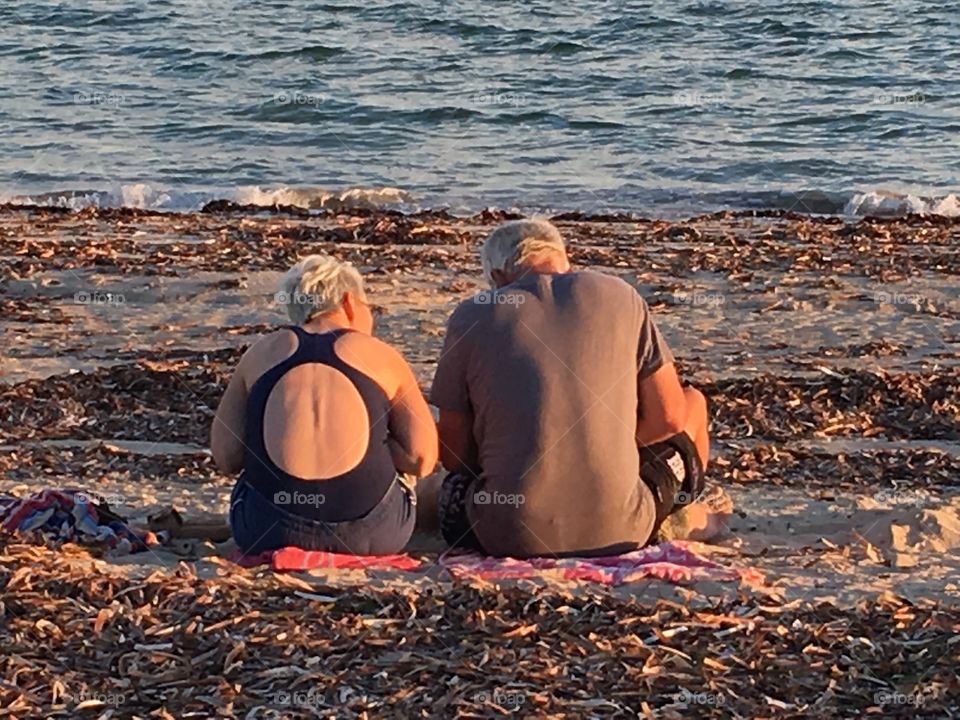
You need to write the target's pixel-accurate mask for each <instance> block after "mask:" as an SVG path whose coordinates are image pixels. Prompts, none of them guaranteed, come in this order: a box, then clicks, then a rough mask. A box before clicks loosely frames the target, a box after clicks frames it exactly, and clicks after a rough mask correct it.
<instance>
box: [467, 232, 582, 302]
mask: <svg viewBox="0 0 960 720" xmlns="http://www.w3.org/2000/svg"><path fill="white" fill-rule="evenodd" d="M550 253H560V254H565V253H566V246H565V245H564V244H563V238H562V237H560V231H559V230H557V228H556V227H554V225H553V224H552V223H550V222H548V221H546V220H513V221H511V222H508V223H504V224H503V225H501V226H500V227H498V228H497V229H496V230H494V231H493V232H492V233H490V235H489V237H487V240H486V242H484V243H483V247H482V248H481V249H480V262H481V263H483V274H484V276H485V277H486V278H487V282H489V283H490V286H491V287H493V285H494V282H493V271H494V270H502V271H504V272H508V273H514V272H516V271H517V270H519V269H521V268H523V267H524V265H526V263H527V262H528V261H530V260H532V259H534V258H537V257H542V256H543V255H547V254H550Z"/></svg>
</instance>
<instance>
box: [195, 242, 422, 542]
mask: <svg viewBox="0 0 960 720" xmlns="http://www.w3.org/2000/svg"><path fill="white" fill-rule="evenodd" d="M277 298H278V300H279V301H280V302H282V303H283V304H285V305H286V309H287V314H288V315H289V317H290V320H292V321H293V323H294V324H293V325H289V326H286V327H283V328H281V329H279V330H277V331H276V332H273V333H271V334H269V335H266V336H265V337H263V338H261V339H260V340H259V341H258V342H257V343H255V344H254V345H253V346H252V347H250V348H249V349H248V350H247V352H246V353H245V354H244V355H243V357H242V358H241V360H240V363H239V364H238V366H237V368H236V370H235V371H234V374H233V377H232V378H231V380H230V384H229V385H228V386H227V390H226V393H225V394H224V396H223V399H222V400H221V402H220V406H219V408H217V414H216V418H215V419H214V421H213V429H212V432H211V440H210V444H211V450H212V451H213V457H214V460H215V461H216V463H217V465H218V466H219V467H220V468H221V469H222V470H223V471H224V472H229V473H235V472H239V471H242V473H241V474H240V478H239V479H238V481H237V484H236V486H235V488H234V490H233V495H232V498H231V502H230V526H231V529H232V532H233V536H234V539H235V540H236V542H237V544H238V545H239V547H240V549H241V550H243V551H244V552H246V553H259V552H263V551H266V550H272V549H276V548H280V547H284V546H287V545H293V546H296V547H300V548H303V549H305V550H328V551H333V552H341V553H352V554H357V555H382V554H390V553H395V552H399V551H400V550H402V549H403V547H404V545H405V544H406V543H407V541H408V540H409V538H410V536H411V534H412V533H413V528H414V524H415V521H416V495H415V489H414V488H413V487H411V486H410V485H409V484H407V482H406V481H405V480H404V478H403V477H402V476H403V474H409V475H414V476H417V477H423V476H425V475H427V474H429V473H430V472H431V471H432V470H433V468H434V465H435V464H436V461H437V432H436V426H435V425H434V422H433V418H432V416H431V414H430V410H429V408H428V407H427V403H426V401H425V400H424V398H423V395H422V394H421V392H420V388H419V387H418V385H417V381H416V378H415V377H414V374H413V371H412V370H411V369H410V366H409V365H408V364H407V362H406V361H405V360H404V359H403V357H402V356H401V355H400V353H398V352H397V351H396V350H394V349H393V348H392V347H390V346H389V345H387V344H386V343H383V342H381V341H380V340H377V339H376V338H374V337H373V335H372V332H373V314H372V312H371V309H370V305H369V304H368V303H367V298H366V295H365V294H364V290H363V281H362V279H361V278H360V274H359V273H358V272H357V270H356V269H354V268H353V267H352V266H351V265H349V264H347V263H342V262H340V261H338V260H336V259H334V258H331V257H326V256H322V255H312V256H310V257H307V258H306V259H304V260H303V261H301V262H300V263H298V264H297V265H296V266H295V267H293V268H292V269H291V270H290V271H289V272H288V273H287V274H286V276H285V277H284V278H283V283H282V290H281V292H280V293H278V294H277Z"/></svg>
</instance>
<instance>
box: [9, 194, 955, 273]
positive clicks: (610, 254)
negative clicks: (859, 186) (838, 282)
mask: <svg viewBox="0 0 960 720" xmlns="http://www.w3.org/2000/svg"><path fill="white" fill-rule="evenodd" d="M508 217H515V216H513V215H510V214H507V213H502V212H485V213H480V214H478V215H475V216H472V217H465V218H457V217H453V216H450V215H448V214H446V213H437V212H429V211H427V212H421V213H414V214H409V215H403V214H400V213H397V212H386V211H379V212H370V211H366V212H363V211H358V210H353V211H347V210H345V211H343V212H340V213H323V214H319V215H316V214H315V215H309V216H304V215H303V214H302V213H292V214H290V215H286V216H278V215H270V214H268V213H259V214H253V215H246V216H244V215H234V214H227V215H223V214H202V213H200V214H193V215H178V214H169V215H163V214H156V213H145V214H139V215H130V214H118V213H116V212H112V211H109V210H93V211H92V212H86V211H85V212H83V213H75V214H70V213H59V212H46V211H43V210H33V211H26V210H17V209H12V208H9V207H7V208H0V270H3V271H4V272H7V273H9V274H11V275H14V276H17V277H29V276H32V275H34V274H35V273H38V272H44V271H48V270H51V269H66V268H80V267H87V268H95V269H97V270H101V271H114V272H131V271H138V272H141V273H148V274H160V275H175V274H179V273H181V272H183V271H186V270H197V269H208V270H216V271H224V272H231V271H236V272H243V271H245V270H246V271H249V270H267V269H271V270H279V269H285V268H286V267H289V266H290V264H292V263H293V262H294V261H295V260H296V258H297V257H299V256H300V255H302V254H304V253H305V252H306V251H323V252H329V253H332V254H336V255H339V256H342V257H346V258H347V259H350V260H351V261H353V262H358V263H360V264H370V265H373V266H375V267H378V268H382V269H384V270H385V271H388V272H392V271H396V270H403V269H417V268H419V267H422V266H424V265H429V264H431V263H436V262H441V263H442V262H443V259H444V257H446V258H447V259H449V258H450V256H449V255H446V256H444V255H441V254H437V253H436V252H435V250H436V249H439V248H428V247H422V246H424V245H432V246H440V245H448V246H461V247H467V246H472V245H476V243H477V242H478V241H479V240H480V239H481V238H482V236H483V234H484V233H485V232H486V231H487V228H488V227H489V226H490V225H492V224H495V223H498V222H501V221H503V220H504V219H506V218H508ZM615 219H616V222H606V224H600V223H598V222H594V219H592V218H581V217H577V216H576V215H569V214H568V215H564V216H559V220H558V222H559V225H560V227H561V229H562V231H563V232H564V233H565V235H566V236H567V237H568V238H569V240H570V242H571V250H572V256H573V259H574V261H575V262H577V263H579V264H584V265H589V266H605V267H621V268H627V267H629V268H642V269H645V270H652V271H655V272H660V273H664V274H669V275H671V276H672V277H688V276H690V275H691V274H693V273H697V272H699V271H704V270H705V271H710V272H718V273H723V274H725V275H727V276H729V277H731V278H737V279H741V280H749V279H750V275H751V274H752V273H756V272H761V271H776V272H778V273H789V274H793V275H799V274H803V273H807V274H809V275H811V276H813V277H816V278H819V279H821V280H822V279H823V277H825V276H836V275H859V276H865V277H870V278H875V279H878V280H881V281H883V282H889V281H893V280H897V279H903V278H908V277H910V276H912V275H916V274H918V273H921V272H934V273H951V274H958V273H960V253H958V252H957V247H958V246H960V223H956V222H947V223H944V222H939V221H934V220H932V219H929V218H920V217H910V218H903V219H901V220H898V221H896V222H890V221H880V220H876V219H864V220H862V221H860V222H858V223H856V224H847V223H842V222H830V221H824V220H822V219H813V218H807V217H802V216H783V217H770V218H758V217H734V218H724V219H721V220H715V221H711V220H709V219H703V218H697V219H692V220H689V221H685V222H675V223H674V222H666V221H648V220H644V219H630V218H627V217H619V218H615ZM604 220H605V219H604ZM27 228H29V232H27V231H26V229H27ZM358 245H367V246H371V245H372V246H377V247H375V248H370V249H364V248H360V247H358ZM384 246H389V248H387V247H384ZM466 255H467V257H465V258H464V261H465V263H466V265H465V266H466V267H469V268H470V269H471V271H476V269H477V266H476V257H475V253H474V252H473V251H471V252H469V253H466ZM441 266H443V265H441Z"/></svg>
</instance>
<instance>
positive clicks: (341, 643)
mask: <svg viewBox="0 0 960 720" xmlns="http://www.w3.org/2000/svg"><path fill="white" fill-rule="evenodd" d="M64 554H66V556H67V557H66V558H65V557H64ZM83 557H85V553H83V552H82V551H80V550H78V549H75V548H72V547H67V548H64V549H63V551H62V552H60V553H57V552H51V551H50V550H47V549H45V548H38V547H33V546H24V545H10V544H8V545H4V544H2V542H0V587H2V588H3V594H2V601H0V617H2V619H3V622H2V623H0V645H2V646H3V648H4V651H5V652H4V654H3V657H2V659H0V673H2V678H3V679H2V681H0V705H2V706H3V707H5V708H7V712H8V713H12V714H13V715H15V716H27V715H30V716H41V715H42V716H44V717H76V716H77V713H78V712H83V710H84V708H89V709H98V710H100V711H101V712H104V711H109V712H112V714H114V715H115V716H117V717H147V716H150V717H161V718H184V717H214V716H217V717H268V716H273V717H280V716H282V717H311V716H316V715H318V714H322V715H331V716H338V717H357V716H360V715H364V714H366V715H364V716H393V717H397V716H403V717H477V716H481V717H483V716H502V715H503V714H506V713H510V712H516V713H519V714H522V715H523V716H544V715H550V714H561V713H563V714H566V715H568V716H571V715H572V716H578V717H584V716H590V717H622V716H630V715H634V714H639V715H642V716H646V717H654V716H656V717H677V718H680V717H690V716H691V715H695V716H697V717H730V716H740V717H751V718H765V717H777V718H806V717H810V716H812V715H816V716H818V717H825V718H828V717H850V716H852V715H859V714H861V713H869V714H876V715H878V716H880V715H882V716H884V717H908V716H909V717H938V718H943V717H952V716H956V715H957V714H960V681H958V678H957V674H956V664H957V662H958V660H960V656H958V654H960V635H958V634H957V633H958V630H960V610H958V609H955V608H938V607H934V606H924V607H917V606H913V605H910V604H907V603H905V602H902V601H899V600H897V599H895V598H892V597H888V598H881V599H880V600H878V601H876V602H864V603H861V604H859V605H858V606H857V607H855V608H848V609H841V608H837V607H833V606H829V605H817V606H812V605H804V604H801V603H799V602H794V603H790V604H788V605H786V606H784V605H778V604H773V605H766V604H763V603H762V602H761V601H757V600H753V599H749V598H746V597H743V598H740V600H739V601H738V602H736V603H732V604H729V603H728V604H718V605H715V606H712V607H709V606H707V607H704V608H702V609H693V608H688V607H685V606H683V605H680V604H676V603H672V602H667V601H658V602H657V603H656V605H655V606H653V607H649V606H648V607H644V606H642V605H640V604H638V603H637V602H636V601H634V600H629V601H624V600H620V599H616V598H614V597H611V596H609V595H601V594H578V595H577V596H576V597H570V596H564V595H561V594H551V593H538V594H535V595H531V594H530V593H529V592H526V591H524V590H523V589H520V588H510V589H501V590H495V589H483V588H476V587H470V586H461V585H449V584H435V585H431V586H430V587H429V588H428V589H425V588H424V586H423V585H419V586H416V587H410V588H396V589H391V590H389V591H372V590H366V589H363V588H350V589H333V588H329V587H323V586H313V585H310V584H308V583H306V582H305V581H303V580H300V579H297V578H293V577H278V576H274V575H270V574H263V573H261V574H251V573H250V572H249V571H243V570H240V569H238V568H235V567H232V566H231V567H226V566H225V567H224V568H223V569H222V570H221V572H220V575H219V577H216V578H214V579H200V578H198V577H197V576H196V575H195V574H194V572H193V570H191V568H190V567H189V566H187V565H181V566H180V567H179V569H178V570H176V572H174V573H170V572H159V571H158V572H156V573H155V574H153V575H151V576H149V577H147V578H145V579H130V578H126V577H124V576H121V575H118V574H107V573H105V572H103V571H101V570H98V569H95V568H92V567H91V566H90V563H88V562H85V561H84V560H83V559H82V558H83ZM271 710H272V714H271V713H270V711H271Z"/></svg>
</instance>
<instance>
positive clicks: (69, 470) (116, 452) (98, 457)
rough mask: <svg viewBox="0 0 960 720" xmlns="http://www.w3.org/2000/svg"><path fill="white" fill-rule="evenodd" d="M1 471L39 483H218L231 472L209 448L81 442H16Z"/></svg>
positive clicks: (1, 462)
mask: <svg viewBox="0 0 960 720" xmlns="http://www.w3.org/2000/svg"><path fill="white" fill-rule="evenodd" d="M0 475H5V476H6V477H7V478H9V479H10V480H12V481H14V482H18V481H19V482H23V483H27V484H30V485H34V486H38V485H41V484H43V483H44V482H46V483H56V484H72V485H76V484H77V483H78V482H82V481H89V480H93V479H95V480H97V481H98V482H103V481H119V482H124V483H130V482H132V483H141V484H145V483H149V484H150V485H152V486H154V487H164V486H168V485H169V483H171V482H189V483H198V484H200V483H215V482H228V481H229V480H230V478H229V477H228V476H226V475H223V474H222V473H220V472H219V471H218V470H217V468H216V466H215V465H214V464H213V459H212V458H211V456H210V455H209V454H207V453H186V454H177V455H166V454H156V455H145V454H141V453H135V452H131V451H129V450H124V449H122V448H117V447H113V446H110V445H108V444H97V445H88V446H78V447H47V446H42V445H32V446H20V447H15V448H13V449H11V450H9V451H7V452H4V453H3V454H0Z"/></svg>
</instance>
